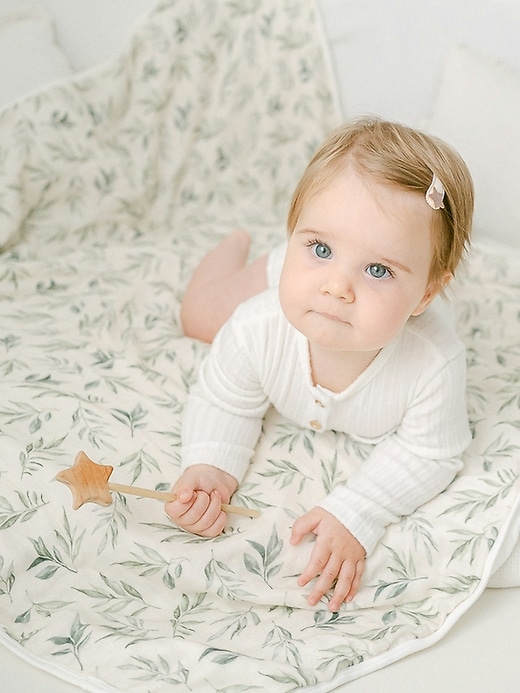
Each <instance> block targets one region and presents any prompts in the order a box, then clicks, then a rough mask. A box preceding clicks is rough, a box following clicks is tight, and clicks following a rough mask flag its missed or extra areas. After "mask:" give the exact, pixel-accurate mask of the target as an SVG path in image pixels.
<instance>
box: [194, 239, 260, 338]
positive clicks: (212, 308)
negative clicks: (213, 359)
mask: <svg viewBox="0 0 520 693" xmlns="http://www.w3.org/2000/svg"><path fill="white" fill-rule="evenodd" d="M250 244H251V239H250V237H249V235H248V234H247V233H246V232H245V231H234V232H233V233H231V234H229V236H226V237H225V238H224V240H222V241H221V242H220V243H219V244H218V245H217V246H216V247H215V248H213V250H212V251H210V252H209V253H208V255H206V257H205V258H204V259H203V260H202V262H201V263H200V265H199V266H198V267H197V269H196V270H195V272H194V273H193V276H192V278H191V280H190V283H189V284H188V288H187V289H186V294H185V295H184V300H183V302H182V306H181V323H182V329H183V332H184V334H185V335H186V336H187V337H194V338H196V339H201V340H202V341H204V342H212V341H213V338H214V337H215V335H216V333H217V332H218V330H219V329H220V328H221V327H222V325H223V324H224V323H225V322H226V320H227V319H228V318H229V317H231V314H232V313H233V311H234V310H235V308H236V307H237V306H238V305H239V304H240V303H242V302H243V301H245V300H246V299H247V298H250V297H251V296H254V295H255V294H258V293H260V292H261V291H263V290H264V289H266V288H267V274H266V267H267V256H266V255H265V256H263V257H260V258H258V260H255V261H254V262H252V263H251V264H249V265H248V264H246V263H247V256H248V253H249V246H250Z"/></svg>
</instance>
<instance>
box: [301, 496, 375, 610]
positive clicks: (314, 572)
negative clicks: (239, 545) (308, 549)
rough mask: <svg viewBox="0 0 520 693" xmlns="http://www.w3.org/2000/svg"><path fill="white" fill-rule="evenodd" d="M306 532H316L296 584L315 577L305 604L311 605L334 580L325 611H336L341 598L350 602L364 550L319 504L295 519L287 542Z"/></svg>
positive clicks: (363, 558) (354, 591)
mask: <svg viewBox="0 0 520 693" xmlns="http://www.w3.org/2000/svg"><path fill="white" fill-rule="evenodd" d="M308 532H313V533H314V534H315V535H316V542H315V544H314V548H313V549H312V553H311V557H310V560H309V562H308V563H307V566H306V567H305V570H304V571H303V573H302V574H301V575H300V577H299V579H298V585H299V586H300V587H305V585H306V584H307V583H308V582H310V581H311V580H312V579H313V578H315V577H318V576H319V577H318V579H317V581H316V584H315V585H314V588H313V590H312V592H311V593H310V595H309V597H308V598H307V602H308V604H310V606H314V605H315V604H317V603H318V602H319V600H320V599H321V598H322V597H323V595H324V594H325V593H326V592H327V591H328V590H329V589H330V588H331V587H332V585H333V584H334V581H336V585H335V587H334V592H333V594H332V598H331V600H330V602H329V610H330V611H338V610H339V608H340V606H341V604H342V603H343V602H344V601H348V602H349V601H352V599H353V598H354V596H355V594H356V592H357V591H358V589H359V583H360V581H361V576H362V575H363V570H364V568H365V555H366V553H365V549H364V548H363V547H362V546H361V544H360V543H359V541H358V540H357V539H356V538H355V537H354V536H353V535H352V534H351V533H350V532H349V531H348V529H347V528H346V527H345V525H343V524H342V523H341V522H340V521H339V520H337V519H336V518H335V517H334V515H331V514H330V513H329V512H327V511H326V510H324V509H323V508H320V507H316V508H313V509H312V510H311V511H310V512H308V513H306V514H305V515H303V516H302V517H300V518H298V520H296V522H295V523H294V525H293V529H292V535H291V544H298V543H299V542H300V541H301V540H302V538H303V537H304V536H305V534H307V533H308Z"/></svg>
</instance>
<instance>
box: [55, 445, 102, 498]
mask: <svg viewBox="0 0 520 693" xmlns="http://www.w3.org/2000/svg"><path fill="white" fill-rule="evenodd" d="M113 471H114V468H113V467H111V466H110V465H104V464H96V463H95V462H93V461H92V460H91V459H90V457H88V455H86V454H85V453H84V452H78V454H77V455H76V459H75V460H74V464H73V465H72V467H69V468H68V469H64V470H63V471H62V472H59V473H58V474H57V475H56V479H57V480H58V481H61V482H62V483H63V484H66V485H67V486H69V488H70V490H71V491H72V507H73V509H74V510H77V509H78V508H81V506H82V505H83V504H84V503H97V504H98V505H110V504H111V503H112V496H111V495H110V491H109V488H108V479H109V478H110V475H111V474H112V472H113Z"/></svg>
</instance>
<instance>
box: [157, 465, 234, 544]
mask: <svg viewBox="0 0 520 693" xmlns="http://www.w3.org/2000/svg"><path fill="white" fill-rule="evenodd" d="M237 485H238V484H237V480H236V479H235V477H233V476H231V474H228V473H227V472H224V471H222V470H221V469H218V468H217V467H213V466H212V465H209V464H196V465H193V466H192V467H188V469H186V471H185V472H184V473H183V474H182V475H181V476H180V477H179V479H177V481H176V482H175V484H174V486H173V488H172V492H173V493H175V494H176V495H177V499H176V500H174V501H172V502H170V503H167V504H166V505H165V508H164V509H165V511H166V514H167V515H169V517H170V518H171V519H172V520H173V521H174V522H175V523H176V524H178V525H179V526H180V527H182V528H183V529H186V530H187V531H188V532H192V533H193V534H200V535H201V536H203V537H216V536H218V535H219V534H220V533H221V532H222V530H223V529H224V527H225V525H226V520H227V517H226V513H225V512H224V511H223V510H222V508H221V505H222V503H229V500H230V498H231V496H232V495H233V493H234V491H235V489H236V487H237Z"/></svg>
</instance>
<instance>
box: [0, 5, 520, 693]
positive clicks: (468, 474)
mask: <svg viewBox="0 0 520 693" xmlns="http://www.w3.org/2000/svg"><path fill="white" fill-rule="evenodd" d="M334 103H335V100H334V98H333V88H332V86H331V79H330V76H329V74H328V68H327V64H326V59H325V58H324V51H323V47H322V44H321V39H320V34H319V31H318V30H317V23H316V18H315V15H314V7H313V4H312V2H311V0H247V2H246V1H244V2H243V1H240V2H238V1H237V2H234V1H231V0H219V1H217V0H208V2H204V3H202V2H200V1H198V0H164V1H163V2H160V3H159V4H158V5H157V8H156V9H155V10H154V12H152V13H151V15H150V16H149V17H148V18H146V20H145V21H144V22H143V23H142V24H140V25H139V26H138V27H137V28H136V30H135V32H134V35H133V37H132V40H131V41H130V43H129V45H128V47H127V49H126V50H125V51H124V52H123V54H122V55H121V56H120V57H119V58H118V59H117V60H114V61H111V62H109V63H106V64H105V65H102V66H100V67H99V68H96V69H95V70H92V71H90V72H88V73H85V74H83V75H80V76H78V77H76V78H75V79H74V80H72V81H70V82H68V83H64V84H59V85H55V86H53V87H51V88H49V89H47V90H45V91H43V92H41V93H40V94H37V95H34V96H32V97H30V98H28V99H26V100H24V101H21V102H19V103H17V104H14V105H12V106H11V107H10V108H8V109H6V110H5V111H4V112H3V113H1V114H0V133H1V140H0V179H1V185H0V212H1V215H0V246H1V248H2V251H3V252H2V253H1V254H0V311H1V318H0V325H1V327H0V373H1V377H2V381H1V397H0V453H1V454H0V624H1V627H2V630H3V636H4V637H9V638H10V639H11V640H12V641H13V642H15V643H18V644H19V647H23V648H24V649H25V651H26V654H27V655H28V656H31V655H35V656H38V657H39V658H41V659H43V660H48V661H50V662H52V663H53V665H54V666H56V665H58V666H60V667H61V668H62V669H63V670H64V672H73V673H74V675H78V674H83V675H84V676H85V677H86V678H85V681H87V679H88V681H89V682H90V684H89V685H93V684H92V682H93V681H95V680H99V681H100V682H102V683H100V685H104V686H108V687H111V689H112V690H120V691H124V692H125V693H133V692H137V693H159V692H160V691H161V692H162V691H164V690H165V687H169V686H171V687H175V690H178V691H186V692H187V691H193V690H196V691H200V692H201V693H204V692H205V691H262V690H269V691H273V692H274V693H276V692H285V691H290V690H294V689H295V688H298V687H302V686H309V685H314V684H323V685H326V684H327V682H332V681H336V680H338V681H339V680H341V681H346V680H348V679H349V678H353V677H355V676H357V674H356V669H357V667H358V665H359V664H362V663H367V662H370V661H372V662H374V666H376V665H377V662H378V658H379V657H381V656H383V655H385V654H387V653H388V651H389V650H395V651H396V652H397V653H398V652H399V651H400V650H399V648H402V647H403V643H404V644H405V645H406V644H407V643H409V642H415V641H416V640H417V638H422V637H424V638H427V637H428V636H429V635H431V634H432V633H434V632H435V631H437V630H439V629H440V628H441V627H442V626H443V624H444V622H445V621H446V618H447V617H448V616H449V615H451V614H452V613H453V612H454V611H455V610H457V609H459V608H460V609H463V608H464V604H465V602H466V601H467V600H468V598H469V597H471V596H472V595H473V594H474V592H475V590H477V589H478V588H479V585H480V584H481V581H482V577H483V576H484V575H485V574H486V570H487V566H488V565H489V561H491V560H492V559H493V552H494V548H495V547H496V546H498V545H499V543H500V542H501V540H502V538H503V536H504V533H505V532H507V522H508V520H509V518H510V517H511V516H512V513H513V512H517V511H518V508H517V505H518V502H517V498H518V484H517V477H518V474H519V451H520V421H519V418H520V417H519V415H518V410H519V404H520V400H519V397H520V395H519V392H520V347H519V345H518V334H519V326H520V313H519V311H518V306H519V305H520V286H519V283H518V277H519V276H520V271H519V263H518V262H517V261H515V260H514V258H505V257H501V256H499V255H493V254H492V253H490V252H487V251H483V250H478V249H476V250H474V251H473V252H472V255H471V257H470V259H469V261H468V263H467V267H466V269H465V271H464V272H463V273H461V276H460V278H459V279H458V281H457V286H456V295H457V296H456V309H457V320H458V325H459V329H460V333H461V335H462V337H463V339H464V340H465V342H466V345H467V348H468V403H469V408H470V415H471V425H472V428H473V431H474V439H473V442H472V443H471V445H470V448H469V449H468V451H467V454H466V456H465V468H464V471H463V473H462V474H461V475H460V476H459V478H457V479H456V480H455V482H454V483H453V484H452V486H451V487H450V488H449V489H448V490H447V491H446V492H445V493H443V494H441V495H440V496H439V497H438V498H436V499H434V500H433V501H431V502H430V503H428V504H427V505H426V506H424V507H422V508H419V509H418V510H417V511H416V512H415V513H413V514H412V515H411V516H410V517H408V518H403V520H402V521H401V522H400V523H397V524H395V525H392V526H390V527H389V528H388V530H387V532H386V534H385V537H384V540H383V541H382V542H381V544H380V545H379V546H378V548H377V550H376V551H375V553H374V554H373V555H372V556H370V558H369V560H368V562H367V568H366V572H365V576H364V579H363V584H362V588H361V590H360V592H359V595H358V597H357V598H356V600H355V602H354V603H353V604H351V605H349V606H344V607H343V608H342V609H341V610H340V612H338V613H337V614H331V613H330V612H329V611H328V610H327V608H326V607H327V598H324V599H322V601H321V603H320V604H318V605H317V606H316V607H313V608H311V607H309V606H308V605H307V603H306V600H305V597H306V594H307V593H308V592H309V589H310V587H309V588H306V589H301V588H299V587H298V586H297V584H296V579H297V576H298V575H299V573H300V572H301V571H302V569H303V567H304V566H305V564H306V563H307V560H308V557H309V555H310V552H311V550H312V541H311V540H310V539H308V540H304V541H303V542H302V544H301V545H300V546H298V547H294V546H291V544H290V542H289V537H290V528H291V525H292V523H293V522H294V520H295V518H297V517H298V516H299V515H301V514H302V513H303V512H304V511H305V510H307V509H309V508H311V507H313V505H315V503H316V502H317V501H318V500H319V499H320V498H321V497H322V496H323V495H325V494H326V493H328V492H329V491H330V489H331V488H332V487H333V486H334V485H335V484H337V483H341V482H343V481H345V480H346V479H347V478H348V476H349V475H350V474H352V473H353V472H354V471H355V469H356V468H357V466H358V465H359V464H361V463H362V461H363V459H364V458H365V457H366V454H367V452H368V449H367V448H366V447H364V446H360V445H358V444H356V443H355V442H353V441H351V440H348V439H347V438H345V437H344V436H341V435H338V434H336V433H334V432H329V433H325V434H323V435H317V434H315V433H314V432H309V431H302V430H299V429H298V428H297V427H295V426H294V425H293V424H292V423H291V422H288V421H285V420H283V419H282V418H281V417H280V416H279V415H278V414H277V413H276V412H275V411H273V410H270V411H269V412H268V414H267V416H266V418H265V422H264V433H263V435H262V438H261V441H260V443H259V445H258V448H257V451H256V454H255V459H254V464H252V465H251V468H250V471H249V473H248V475H247V477H246V479H245V480H244V483H243V484H242V485H241V487H240V489H239V490H238V492H237V493H236V494H235V497H234V502H236V503H240V504H242V505H251V506H253V507H257V508H259V509H261V510H262V517H261V519H258V520H250V519H248V518H241V517H238V516H230V517H229V523H228V526H227V527H226V530H225V532H224V534H223V535H222V536H221V537H219V538H217V539H215V540H206V539H201V538H199V537H194V536H191V535H188V534H186V533H185V532H183V531H182V530H180V529H179V528H177V527H175V526H173V525H172V524H171V523H169V521H168V520H167V518H166V517H165V515H164V512H163V508H162V506H161V504H160V503H157V502H156V501H151V500H147V499H140V498H136V497H124V496H122V495H120V494H114V503H113V504H112V505H111V506H109V507H99V506H97V505H93V504H89V505H85V506H84V507H82V508H81V509H80V510H78V511H77V512H73V511H72V510H71V497H70V493H69V490H68V489H67V488H66V487H65V486H63V485H62V484H58V483H56V482H55V481H54V477H55V476H56V474H57V473H58V472H59V471H60V470H62V469H64V468H65V467H67V466H70V465H71V464H72V462H73V460H74V456H75V455H76V453H77V452H78V450H80V449H84V450H85V451H86V452H87V454H89V455H90V456H91V457H92V458H93V459H94V460H96V461H98V462H101V463H104V464H111V465H113V466H114V468H115V471H114V474H113V479H114V481H118V482H120V483H130V484H132V483H136V484H138V485H140V486H145V487H146V486H147V487H150V488H158V489H166V488H169V486H170V485H171V483H172V482H173V480H174V479H175V477H176V475H177V474H178V470H179V460H180V426H181V419H182V410H183V406H184V402H185V400H186V393H187V390H188V388H189V386H190V384H191V383H192V382H193V381H194V380H195V378H196V376H197V370H198V366H199V364H200V361H201V359H202V358H203V357H204V354H205V353H206V347H205V346H204V345H203V344H201V343H197V342H195V341H193V340H189V339H186V338H184V337H183V336H182V335H181V331H180V328H179V304H180V300H181V298H182V294H183V291H184V288H185V286H186V282H187V280H188V278H189V276H190V274H191V272H192V270H193V268H194V267H195V266H196V264H197V263H198V261H199V260H200V258H201V257H202V256H203V255H204V253H205V252H206V251H207V250H208V249H209V248H210V247H211V246H212V245H213V244H214V243H215V242H216V240H218V239H219V238H220V237H221V236H222V234H224V233H226V232H227V231H229V230H230V229H233V228H236V227H245V228H248V229H249V230H251V232H252V233H253V236H254V247H253V253H254V254H255V255H256V254H258V253H261V252H265V251H266V250H269V249H270V248H271V247H272V245H273V244H274V243H278V242H280V240H281V239H283V237H284V215H285V210H286V207H287V203H288V199H289V196H290V193H291V191H292V188H293V186H294V184H295V182H296V180H297V179H298V177H299V175H300V173H301V171H302V169H303V167H304V166H305V163H306V162H307V160H308V158H309V155H310V153H311V152H312V150H313V149H314V147H315V146H316V144H317V143H318V142H319V141H320V140H321V139H322V137H323V135H324V133H325V132H326V131H327V130H329V129H330V128H331V127H332V126H333V125H334V124H335V123H336V122H337V118H338V116H337V112H336V110H335V105H334ZM85 685H87V684H85ZM331 685H332V684H331ZM92 690H94V689H92Z"/></svg>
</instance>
